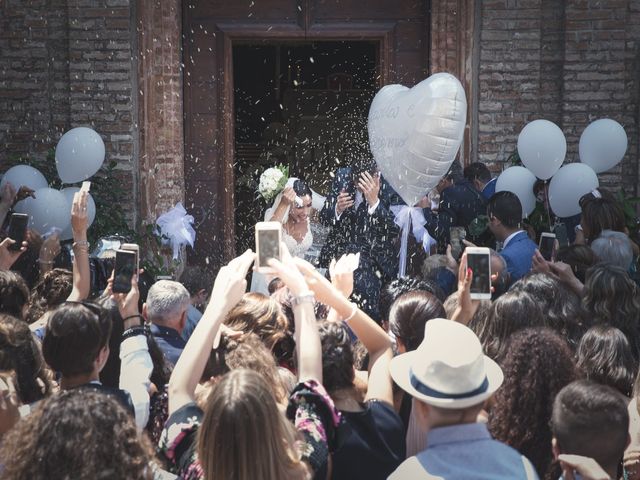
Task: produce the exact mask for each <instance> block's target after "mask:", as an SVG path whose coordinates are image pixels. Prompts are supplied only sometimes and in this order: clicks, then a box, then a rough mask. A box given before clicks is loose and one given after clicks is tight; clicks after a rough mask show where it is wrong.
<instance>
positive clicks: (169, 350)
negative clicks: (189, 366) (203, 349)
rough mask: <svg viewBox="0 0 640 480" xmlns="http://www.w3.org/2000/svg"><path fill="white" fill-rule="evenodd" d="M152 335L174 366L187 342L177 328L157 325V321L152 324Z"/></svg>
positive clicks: (166, 358)
mask: <svg viewBox="0 0 640 480" xmlns="http://www.w3.org/2000/svg"><path fill="white" fill-rule="evenodd" d="M151 335H153V339H154V340H155V341H156V343H157V344H158V347H159V348H160V350H162V353H163V354H164V358H165V360H166V361H167V363H169V364H170V366H171V368H173V367H174V366H175V364H176V363H177V362H178V358H180V354H181V353H182V350H184V347H185V345H186V344H187V342H185V341H184V339H183V338H182V337H181V336H180V334H179V333H178V331H177V330H174V329H173V328H168V327H163V326H160V325H156V324H155V323H152V324H151Z"/></svg>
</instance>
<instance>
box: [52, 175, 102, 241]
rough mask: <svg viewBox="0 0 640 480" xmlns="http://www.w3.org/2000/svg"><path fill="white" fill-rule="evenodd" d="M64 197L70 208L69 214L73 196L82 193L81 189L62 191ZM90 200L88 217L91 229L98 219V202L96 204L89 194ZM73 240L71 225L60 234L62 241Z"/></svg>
mask: <svg viewBox="0 0 640 480" xmlns="http://www.w3.org/2000/svg"><path fill="white" fill-rule="evenodd" d="M60 191H61V192H62V194H63V195H64V198H66V200H67V205H68V207H69V212H71V206H72V205H73V196H74V195H75V194H76V193H77V192H79V191H80V187H67V188H63V189H62V190H60ZM88 195H89V198H88V199H87V216H88V217H89V218H88V220H89V224H88V225H87V226H88V227H90V226H91V225H92V224H93V221H94V220H95V219H96V202H94V200H93V197H92V196H91V194H90V193H89V194H88ZM72 238H73V231H72V230H71V223H69V226H68V227H67V228H65V229H64V230H63V231H62V233H61V234H60V240H71V239H72Z"/></svg>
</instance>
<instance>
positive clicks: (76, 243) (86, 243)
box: [72, 240, 90, 250]
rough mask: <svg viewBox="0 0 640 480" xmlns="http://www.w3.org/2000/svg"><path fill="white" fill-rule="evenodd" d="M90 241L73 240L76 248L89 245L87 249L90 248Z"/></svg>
mask: <svg viewBox="0 0 640 480" xmlns="http://www.w3.org/2000/svg"><path fill="white" fill-rule="evenodd" d="M89 246H90V244H89V242H87V241H86V240H78V241H77V242H73V245H72V247H73V248H76V247H87V250H88V249H89Z"/></svg>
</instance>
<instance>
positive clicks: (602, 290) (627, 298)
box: [582, 263, 640, 362]
mask: <svg viewBox="0 0 640 480" xmlns="http://www.w3.org/2000/svg"><path fill="white" fill-rule="evenodd" d="M582 303H583V305H584V306H585V308H586V309H587V311H588V312H589V313H590V314H591V315H592V317H593V323H594V324H599V323H607V324H609V325H613V326H614V327H616V328H619V329H620V330H621V331H622V333H624V334H625V335H626V336H627V339H628V340H629V343H630V344H631V350H632V352H633V356H634V358H635V359H636V362H637V361H638V360H639V359H640V327H639V325H638V316H640V295H638V287H637V285H636V284H635V283H634V282H633V280H631V278H630V277H629V274H628V273H627V272H626V271H625V270H624V269H623V268H621V267H617V266H615V265H610V264H606V263H599V264H597V265H595V266H593V267H591V268H590V269H589V270H587V281H586V282H585V285H584V297H583V298H582Z"/></svg>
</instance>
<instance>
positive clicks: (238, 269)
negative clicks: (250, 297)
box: [169, 250, 255, 415]
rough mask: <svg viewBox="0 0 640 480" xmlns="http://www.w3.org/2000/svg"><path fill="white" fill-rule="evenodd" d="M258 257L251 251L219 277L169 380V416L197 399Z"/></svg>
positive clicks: (219, 273) (221, 271)
mask: <svg viewBox="0 0 640 480" xmlns="http://www.w3.org/2000/svg"><path fill="white" fill-rule="evenodd" d="M254 258H255V254H254V253H253V252H252V251H251V250H247V251H246V252H245V253H244V254H242V255H241V256H240V257H238V258H235V259H234V260H232V261H231V262H229V264H228V265H226V266H224V267H222V268H221V269H220V272H218V276H217V277H216V281H215V284H214V285H213V291H212V292H211V301H210V302H209V305H208V306H207V309H206V310H205V312H204V314H203V315H202V318H201V319H200V322H198V325H197V326H196V328H195V330H194V331H193V334H192V335H191V337H190V338H189V341H188V342H187V345H186V346H185V348H184V350H183V351H182V354H181V355H180V358H179V359H178V363H176V366H175V368H174V369H173V373H172V374H171V379H170V380H169V415H171V414H172V413H173V412H175V411H176V410H178V409H179V408H180V407H182V406H184V405H186V404H187V403H190V402H193V401H194V399H195V390H196V386H197V385H198V382H199V381H200V377H201V376H202V372H203V371H204V367H205V365H206V364H207V360H208V359H209V355H210V353H211V349H212V347H213V341H214V339H215V338H216V335H217V334H218V331H219V330H220V326H221V325H222V322H223V321H224V319H225V318H226V316H227V313H229V311H230V310H231V309H232V308H233V307H235V306H236V305H237V304H238V302H239V301H240V300H241V299H242V296H243V295H244V293H245V291H246V289H247V281H246V276H247V272H248V271H249V267H251V264H252V263H253V260H254Z"/></svg>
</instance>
